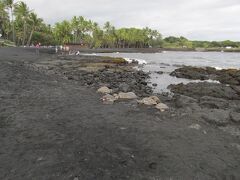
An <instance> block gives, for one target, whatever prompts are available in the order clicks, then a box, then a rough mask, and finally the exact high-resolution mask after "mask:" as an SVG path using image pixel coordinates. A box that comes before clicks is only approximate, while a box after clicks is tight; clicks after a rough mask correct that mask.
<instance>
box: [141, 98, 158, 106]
mask: <svg viewBox="0 0 240 180" xmlns="http://www.w3.org/2000/svg"><path fill="white" fill-rule="evenodd" d="M138 103H139V104H144V105H147V106H153V105H157V102H156V101H154V100H153V99H152V98H143V99H142V100H139V101H138Z"/></svg>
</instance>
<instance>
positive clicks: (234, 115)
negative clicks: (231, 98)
mask: <svg viewBox="0 0 240 180" xmlns="http://www.w3.org/2000/svg"><path fill="white" fill-rule="evenodd" d="M230 117H231V120H232V121H233V122H235V123H239V122H240V113H238V112H231V113H230Z"/></svg>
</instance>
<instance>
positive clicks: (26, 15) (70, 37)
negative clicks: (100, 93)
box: [0, 0, 240, 49]
mask: <svg viewBox="0 0 240 180" xmlns="http://www.w3.org/2000/svg"><path fill="white" fill-rule="evenodd" d="M0 34H1V35H2V38H3V39H5V41H6V40H8V44H11V43H9V41H12V42H13V44H14V43H15V44H16V45H18V46H20V45H21V46H25V45H27V46H29V45H31V44H36V43H38V42H40V43H41V44H42V45H62V44H65V43H75V44H83V45H84V46H86V47H89V48H149V47H157V48H170V49H171V48H174V49H194V48H205V49H217V48H224V47H232V48H240V42H233V41H229V40H227V41H222V42H216V41H213V42H208V41H190V40H188V39H187V38H185V37H182V36H181V37H174V36H169V37H166V38H164V39H163V38H162V35H161V34H160V32H158V31H157V30H153V29H150V28H148V27H146V28H142V29H140V28H119V29H117V28H115V27H114V26H113V25H112V24H110V22H106V23H105V24H104V26H103V27H100V26H99V25H98V23H96V22H93V21H92V20H88V19H86V18H84V17H82V16H79V17H77V16H74V17H73V18H72V19H71V20H69V21H68V20H64V21H62V22H57V23H56V24H55V25H54V26H51V25H47V24H45V23H44V21H43V19H41V18H39V17H38V16H37V14H35V13H34V12H33V11H32V10H30V8H29V7H28V6H27V4H26V3H24V2H21V1H18V2H14V0H0Z"/></svg>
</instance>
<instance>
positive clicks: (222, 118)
mask: <svg viewBox="0 0 240 180" xmlns="http://www.w3.org/2000/svg"><path fill="white" fill-rule="evenodd" d="M201 117H202V118H203V119H204V120H205V121H207V122H208V123H210V124H215V125H217V126H224V125H227V124H228V123H229V121H230V113H229V111H227V110H222V109H204V111H203V112H202V116H201Z"/></svg>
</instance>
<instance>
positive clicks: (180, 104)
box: [173, 95, 199, 109]
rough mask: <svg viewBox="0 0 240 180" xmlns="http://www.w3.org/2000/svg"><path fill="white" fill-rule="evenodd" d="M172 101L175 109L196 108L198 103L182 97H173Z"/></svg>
mask: <svg viewBox="0 0 240 180" xmlns="http://www.w3.org/2000/svg"><path fill="white" fill-rule="evenodd" d="M173 100H174V102H175V106H176V107H177V108H186V107H192V109H196V108H198V107H199V106H198V104H197V103H198V101H197V100H196V99H194V98H191V97H188V96H184V95H174V97H173Z"/></svg>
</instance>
